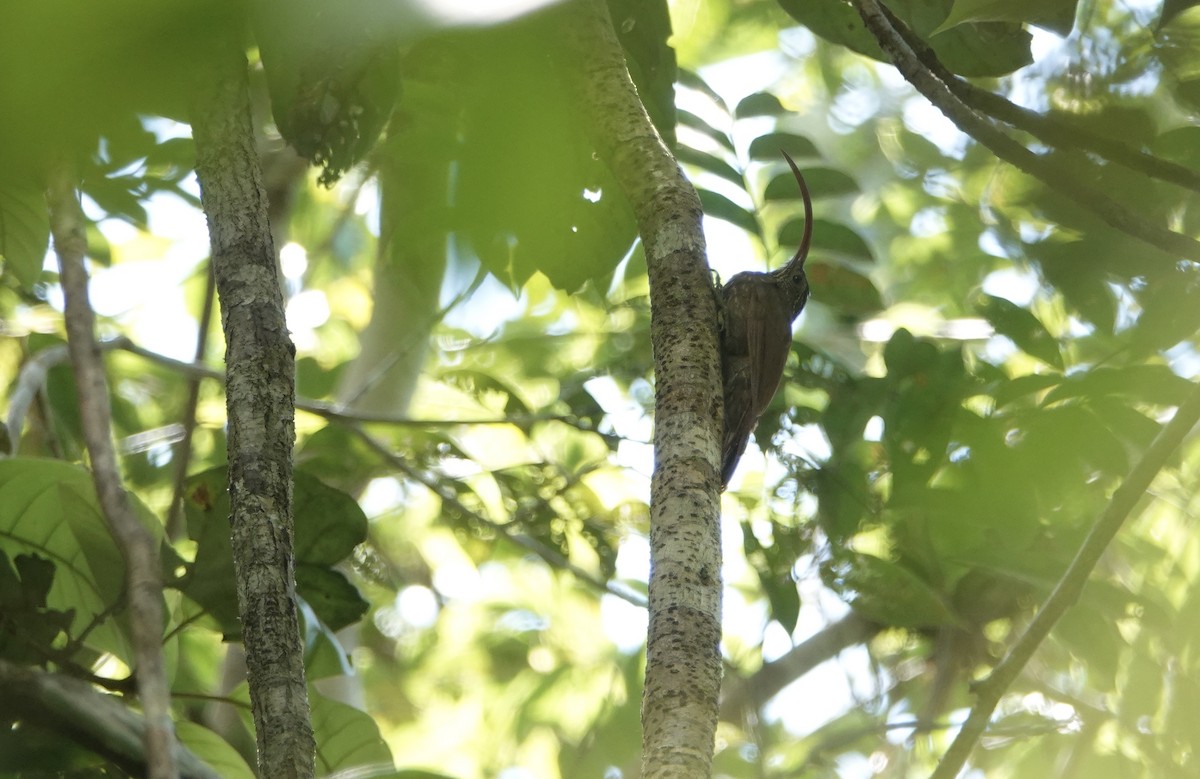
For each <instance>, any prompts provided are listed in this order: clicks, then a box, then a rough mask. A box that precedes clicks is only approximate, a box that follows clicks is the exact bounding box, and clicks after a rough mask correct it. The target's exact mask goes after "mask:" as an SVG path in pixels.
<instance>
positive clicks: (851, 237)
mask: <svg viewBox="0 0 1200 779" xmlns="http://www.w3.org/2000/svg"><path fill="white" fill-rule="evenodd" d="M803 237H804V219H803V218H802V217H796V218H795V219H789V220H788V221H787V222H786V223H784V225H783V227H781V228H779V245H780V246H799V245H800V241H801V240H802V239H803ZM812 250H813V253H814V254H817V253H820V254H825V255H832V256H834V257H837V258H838V259H844V260H852V261H859V262H871V263H873V262H875V255H874V254H873V253H872V252H871V247H870V246H869V245H868V244H867V242H866V240H864V239H863V237H862V236H861V235H859V234H858V233H857V232H856V231H855V230H854V229H853V228H851V227H847V226H846V225H844V224H840V223H838V222H830V221H828V220H826V219H813V231H812Z"/></svg>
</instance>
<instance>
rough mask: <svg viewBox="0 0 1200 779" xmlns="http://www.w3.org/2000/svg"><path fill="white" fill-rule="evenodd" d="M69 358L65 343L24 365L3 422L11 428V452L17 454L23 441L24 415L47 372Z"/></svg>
mask: <svg viewBox="0 0 1200 779" xmlns="http://www.w3.org/2000/svg"><path fill="white" fill-rule="evenodd" d="M68 359H70V351H69V350H68V349H67V347H66V346H52V347H50V348H49V349H43V350H42V351H40V352H38V353H37V354H35V355H34V356H33V357H32V358H30V359H29V360H28V361H27V362H26V363H25V364H24V365H22V366H21V372H20V373H19V374H18V375H17V382H16V385H15V386H14V387H13V390H12V392H11V393H10V394H9V396H8V415H7V416H6V417H5V419H4V424H5V425H6V426H7V427H8V435H9V446H10V451H9V452H8V453H7V454H9V455H15V454H16V453H17V449H18V447H19V446H20V442H21V430H22V429H23V428H24V427H25V415H26V414H28V413H29V408H30V406H32V405H33V402H34V401H35V400H36V399H37V397H38V393H39V392H41V391H42V388H43V387H45V386H46V374H47V373H49V372H50V369H51V368H53V367H54V366H55V365H58V364H60V363H63V362H66V361H67V360H68Z"/></svg>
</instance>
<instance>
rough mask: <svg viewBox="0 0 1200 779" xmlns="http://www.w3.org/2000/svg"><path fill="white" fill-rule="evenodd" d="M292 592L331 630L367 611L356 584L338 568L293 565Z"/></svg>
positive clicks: (302, 564)
mask: <svg viewBox="0 0 1200 779" xmlns="http://www.w3.org/2000/svg"><path fill="white" fill-rule="evenodd" d="M296 594H297V595H299V596H300V597H301V598H303V599H304V601H305V602H306V603H308V605H310V606H312V609H313V611H314V612H316V613H317V614H318V615H319V616H320V618H321V621H322V622H324V623H325V624H326V625H328V626H329V628H330V629H331V630H341V629H342V628H344V627H346V626H347V625H352V624H354V623H355V622H357V621H358V620H359V619H361V618H362V615H363V614H366V613H367V608H368V604H367V602H366V601H365V600H363V597H362V595H360V594H359V592H358V588H357V587H355V586H354V585H353V584H351V583H350V582H349V581H347V579H346V577H345V576H343V575H342V573H341V572H340V571H334V570H331V569H330V568H326V567H323V566H320V565H313V564H311V563H298V564H297V565H296Z"/></svg>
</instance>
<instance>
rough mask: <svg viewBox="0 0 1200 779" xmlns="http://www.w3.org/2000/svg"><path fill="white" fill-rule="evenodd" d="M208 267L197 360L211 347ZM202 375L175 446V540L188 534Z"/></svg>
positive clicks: (191, 386) (170, 525) (191, 384)
mask: <svg viewBox="0 0 1200 779" xmlns="http://www.w3.org/2000/svg"><path fill="white" fill-rule="evenodd" d="M205 267H206V270H207V272H206V273H205V274H204V275H205V283H204V310H203V311H201V312H200V323H199V324H200V327H199V332H198V333H197V334H196V358H195V359H196V362H201V361H202V360H203V359H204V352H205V351H206V350H207V349H208V330H209V327H210V326H211V325H212V315H213V307H214V306H213V303H214V302H215V300H216V295H217V280H216V277H215V276H214V275H213V271H212V263H211V262H210V263H208V264H207V265H206V266H205ZM200 378H201V377H200V376H196V375H192V376H190V377H189V378H188V388H187V400H186V401H184V405H183V438H182V439H180V441H179V443H178V444H176V446H175V461H176V462H175V491H174V495H173V496H172V498H171V507H170V510H169V511H170V513H169V515H168V517H167V537H168V538H171V539H172V540H178V539H179V538H182V537H183V534H184V527H183V493H184V491H185V490H186V489H187V475H188V473H187V472H188V466H189V465H190V464H191V461H192V436H193V435H194V434H195V432H196V409H197V407H198V406H199V405H200Z"/></svg>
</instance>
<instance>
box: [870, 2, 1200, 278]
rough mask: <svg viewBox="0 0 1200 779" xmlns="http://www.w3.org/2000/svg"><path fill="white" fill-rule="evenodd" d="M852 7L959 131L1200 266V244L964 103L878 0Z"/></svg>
mask: <svg viewBox="0 0 1200 779" xmlns="http://www.w3.org/2000/svg"><path fill="white" fill-rule="evenodd" d="M851 2H852V3H853V5H854V7H855V9H857V10H858V13H859V16H861V17H862V19H863V22H864V23H865V24H866V26H867V29H868V30H869V31H870V32H871V33H872V34H873V35H874V36H875V39H876V40H877V41H878V42H879V45H880V47H881V48H882V49H883V50H884V51H885V52H887V54H888V56H889V57H891V59H892V62H893V63H894V64H895V66H896V69H897V70H899V71H900V73H901V75H903V76H904V78H905V79H907V80H908V82H909V83H910V84H912V85H913V86H914V87H915V88H916V89H917V91H918V92H920V93H921V94H922V95H924V96H925V97H926V99H928V100H929V102H931V103H932V104H933V105H934V106H936V107H937V108H938V109H939V110H940V111H941V112H942V113H943V114H945V115H946V117H947V118H949V119H950V121H952V122H954V124H955V125H957V126H958V128H959V129H960V130H962V131H963V132H965V133H966V134H967V135H970V136H971V137H972V138H974V139H975V140H976V141H978V142H979V143H981V144H983V145H984V146H986V147H988V148H989V149H991V150H992V152H993V153H994V154H995V155H996V156H997V157H999V158H1000V159H1002V160H1004V161H1005V162H1008V163H1010V164H1011V165H1014V166H1015V167H1016V168H1017V169H1018V170H1021V171H1022V172H1024V173H1027V174H1029V175H1030V176H1033V177H1034V178H1036V179H1037V180H1039V181H1041V182H1042V183H1043V184H1045V185H1046V186H1048V187H1050V188H1051V189H1053V190H1055V191H1058V192H1061V193H1063V194H1064V195H1066V196H1068V197H1069V198H1071V199H1072V200H1073V201H1074V202H1075V203H1078V204H1079V205H1080V206H1082V207H1083V208H1085V209H1087V210H1088V211H1091V212H1092V213H1093V214H1095V215H1096V216H1097V217H1099V218H1100V219H1101V220H1102V221H1104V222H1105V223H1106V224H1108V225H1109V226H1110V227H1114V228H1116V229H1117V230H1120V231H1121V232H1123V233H1126V234H1128V235H1131V236H1133V237H1134V238H1137V239H1139V240H1141V241H1144V242H1145V243H1147V244H1149V245H1151V246H1153V247H1155V248H1157V249H1161V250H1162V251H1164V252H1166V253H1167V254H1168V255H1171V256H1174V257H1182V258H1186V259H1191V260H1196V261H1200V241H1196V240H1195V239H1193V238H1190V237H1188V236H1186V235H1183V234H1182V233H1177V232H1175V231H1173V230H1168V229H1166V228H1164V227H1160V226H1158V225H1156V224H1154V223H1152V222H1150V221H1148V220H1147V219H1145V218H1144V217H1143V216H1141V215H1140V214H1137V213H1135V212H1133V211H1130V210H1129V209H1127V208H1125V207H1124V206H1122V205H1121V204H1120V203H1118V202H1117V201H1116V200H1113V199H1112V198H1111V197H1109V196H1108V195H1106V194H1104V193H1103V192H1101V191H1100V190H1098V189H1096V188H1095V187H1092V186H1090V185H1088V184H1085V183H1084V182H1083V181H1082V180H1081V179H1080V178H1079V176H1077V175H1076V174H1075V173H1074V172H1073V171H1072V170H1071V169H1070V168H1069V167H1068V166H1067V165H1064V164H1063V163H1062V162H1061V161H1059V160H1057V159H1055V158H1054V157H1051V156H1049V155H1038V154H1034V153H1033V152H1031V151H1030V150H1029V149H1027V148H1025V147H1024V146H1022V145H1021V144H1020V143H1018V142H1016V141H1015V140H1013V139H1012V138H1010V137H1009V136H1008V135H1007V134H1006V133H1005V132H1004V131H1003V130H1001V129H1000V128H998V127H996V125H995V124H993V123H992V122H991V121H990V120H988V119H985V118H983V117H982V116H980V115H979V114H978V113H976V112H975V111H974V110H973V109H971V108H970V107H969V106H967V105H966V104H965V103H963V101H962V100H960V99H959V97H958V96H957V95H955V94H954V92H952V91H951V90H950V88H949V87H948V86H947V85H946V83H945V82H943V81H942V80H941V79H939V78H938V77H937V76H936V75H935V74H934V73H933V72H931V71H930V70H929V68H928V67H926V66H925V64H924V63H923V62H922V61H921V59H920V58H919V57H918V56H917V55H916V53H915V52H914V51H913V50H912V48H911V47H910V46H909V45H908V43H907V42H905V40H904V38H903V37H902V36H901V35H900V33H898V32H897V31H896V28H894V27H893V26H892V24H891V22H889V20H888V18H887V14H886V12H885V11H884V10H883V8H882V6H881V5H880V4H879V2H878V0H851Z"/></svg>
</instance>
